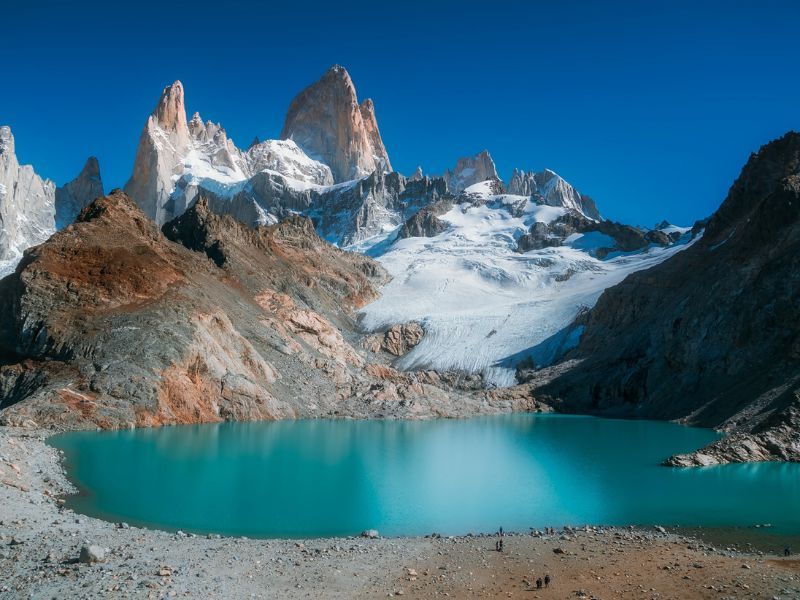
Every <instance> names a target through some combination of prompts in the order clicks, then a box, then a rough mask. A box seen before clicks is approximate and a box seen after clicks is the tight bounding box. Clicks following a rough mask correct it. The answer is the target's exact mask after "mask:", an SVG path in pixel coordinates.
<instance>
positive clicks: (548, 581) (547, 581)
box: [544, 574, 551, 587]
mask: <svg viewBox="0 0 800 600" xmlns="http://www.w3.org/2000/svg"><path fill="white" fill-rule="evenodd" d="M550 581H551V579H550V575H549V574H547V575H545V576H544V587H550Z"/></svg>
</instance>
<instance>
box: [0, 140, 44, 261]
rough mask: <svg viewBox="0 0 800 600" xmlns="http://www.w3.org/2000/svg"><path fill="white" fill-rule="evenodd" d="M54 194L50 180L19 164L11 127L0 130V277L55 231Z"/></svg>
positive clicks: (27, 166)
mask: <svg viewBox="0 0 800 600" xmlns="http://www.w3.org/2000/svg"><path fill="white" fill-rule="evenodd" d="M55 191H56V188H55V185H54V184H53V182H52V181H50V180H49V179H42V178H41V177H39V176H38V175H37V174H36V173H35V172H34V170H33V167H32V166H30V165H20V164H19V162H18V161H17V155H16V154H15V148H14V136H13V135H12V133H11V128H10V127H6V126H2V127H0V276H3V275H5V274H6V273H8V272H9V271H11V270H13V269H14V267H15V265H16V264H17V262H18V261H19V260H20V258H21V257H22V252H23V251H24V250H25V249H26V248H28V247H30V246H34V245H36V244H41V243H42V242H43V241H45V240H46V239H47V238H48V237H50V235H51V234H52V233H53V232H54V231H55Z"/></svg>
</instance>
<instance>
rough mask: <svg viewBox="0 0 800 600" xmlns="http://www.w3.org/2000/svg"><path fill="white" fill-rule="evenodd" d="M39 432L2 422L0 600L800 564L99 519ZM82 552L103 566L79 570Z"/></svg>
mask: <svg viewBox="0 0 800 600" xmlns="http://www.w3.org/2000/svg"><path fill="white" fill-rule="evenodd" d="M48 435H50V432H47V431H31V430H24V429H14V428H8V427H0V598H100V597H102V598H107V597H110V598H172V597H192V598H194V597H203V598H290V599H291V598H385V597H387V596H397V595H402V596H404V597H409V598H431V597H450V598H473V597H478V598H480V597H485V598H781V599H784V598H800V560H796V559H793V558H791V557H790V558H788V559H787V558H783V557H779V556H778V555H777V554H769V553H760V552H747V551H740V550H738V549H734V548H733V547H727V548H725V547H722V548H721V547H711V546H710V545H709V542H703V541H701V540H700V539H698V538H697V537H694V536H689V535H687V534H686V533H684V532H669V531H660V530H658V529H649V530H645V529H631V528H624V529H622V528H591V527H587V528H582V529H579V530H574V529H560V530H558V531H556V533H554V534H543V533H541V532H524V533H519V534H513V533H512V534H506V536H505V537H504V551H503V552H496V551H495V550H494V548H495V539H496V538H495V537H494V536H492V535H476V536H458V537H447V538H440V537H425V538H378V539H367V538H331V539H314V540H302V541H299V540H298V541H294V540H252V539H245V538H228V537H223V538H220V537H218V536H194V535H192V534H183V533H181V532H178V533H169V532H164V531H156V530H149V529H140V528H136V527H129V526H127V525H125V524H113V523H108V522H106V521H101V520H99V519H94V518H89V517H85V516H82V515H78V514H75V513H74V512H72V511H70V510H67V509H64V508H63V507H62V506H61V502H60V500H59V496H61V495H64V494H68V493H70V492H72V491H73V489H72V486H71V485H70V483H69V482H68V481H67V479H66V477H65V475H64V472H63V470H62V468H61V465H60V463H59V454H58V451H56V450H55V449H53V448H51V447H50V446H48V445H47V444H46V443H45V439H46V437H47V436H48ZM84 546H96V547H97V548H94V549H93V552H97V553H98V556H100V557H101V558H102V561H101V562H96V563H88V564H87V563H85V562H81V561H80V557H81V549H82V548H83V547H84ZM797 549H798V550H800V548H797ZM777 550H778V549H777V548H776V551H777ZM102 555H104V556H102ZM545 574H549V575H550V576H551V577H552V583H551V584H550V587H549V588H547V589H542V590H537V589H536V588H535V582H536V579H537V578H539V577H544V575H545Z"/></svg>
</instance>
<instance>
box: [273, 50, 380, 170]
mask: <svg viewBox="0 0 800 600" xmlns="http://www.w3.org/2000/svg"><path fill="white" fill-rule="evenodd" d="M281 139H284V140H293V141H294V142H296V143H297V145H298V146H299V147H300V148H302V149H303V150H304V151H305V152H306V153H307V154H308V155H309V156H310V157H312V158H314V159H315V160H319V161H321V162H323V163H325V164H327V165H328V166H329V167H330V168H331V172H332V173H333V178H334V180H335V181H337V182H340V181H347V180H350V179H358V178H361V177H364V176H366V175H369V174H370V173H373V172H375V171H378V172H379V173H383V172H388V171H391V170H392V165H391V163H390V162H389V155H388V154H387V152H386V148H385V147H384V145H383V141H382V140H381V134H380V131H379V130H378V122H377V120H376V118H375V106H374V104H373V102H372V100H370V99H367V100H364V101H363V102H362V103H361V104H359V102H358V96H357V95H356V88H355V86H354V85H353V81H352V79H350V75H349V74H348V73H347V71H346V70H345V68H344V67H341V66H339V65H334V66H332V67H331V68H330V69H328V71H327V72H326V73H325V74H324V75H323V76H322V78H321V79H320V80H319V81H317V82H316V83H313V84H312V85H310V86H308V87H307V88H306V89H304V90H303V91H302V92H300V93H299V94H298V95H297V97H295V99H294V100H292V102H291V104H290V105H289V110H288V113H287V114H286V121H285V123H284V126H283V131H282V132H281Z"/></svg>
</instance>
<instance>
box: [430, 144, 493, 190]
mask: <svg viewBox="0 0 800 600" xmlns="http://www.w3.org/2000/svg"><path fill="white" fill-rule="evenodd" d="M444 179H445V181H446V182H447V189H448V191H449V192H450V193H451V194H458V193H459V192H462V191H463V190H465V189H466V188H468V187H469V186H471V185H474V184H476V183H480V182H481V181H486V180H487V179H496V180H498V181H499V180H500V178H499V177H498V176H497V169H496V168H495V166H494V161H493V160H492V157H491V156H490V155H489V151H488V150H484V151H483V152H480V153H478V154H476V155H475V156H467V157H462V158H459V159H458V161H457V162H456V166H455V167H454V168H453V169H452V170H448V171H447V172H446V173H445V174H444Z"/></svg>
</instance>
